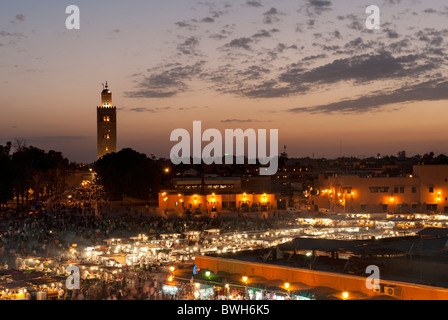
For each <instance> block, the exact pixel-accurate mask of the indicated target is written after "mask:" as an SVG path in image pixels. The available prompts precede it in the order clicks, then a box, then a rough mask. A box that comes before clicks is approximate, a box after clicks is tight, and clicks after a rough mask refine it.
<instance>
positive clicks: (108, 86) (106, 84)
mask: <svg viewBox="0 0 448 320" xmlns="http://www.w3.org/2000/svg"><path fill="white" fill-rule="evenodd" d="M107 88H109V86H108V85H107V81H106V89H107Z"/></svg>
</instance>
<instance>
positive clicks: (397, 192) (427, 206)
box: [310, 165, 448, 213]
mask: <svg viewBox="0 0 448 320" xmlns="http://www.w3.org/2000/svg"><path fill="white" fill-rule="evenodd" d="M319 186H320V188H319V191H318V192H317V194H315V195H311V197H310V204H311V207H312V209H313V210H314V211H318V210H319V209H329V210H331V211H335V212H347V213H350V212H367V213H375V212H387V213H419V212H420V213H421V212H429V213H439V212H448V165H417V166H414V168H413V174H412V175H407V176H399V177H388V176H371V175H366V176H359V175H333V176H329V177H324V176H320V177H319Z"/></svg>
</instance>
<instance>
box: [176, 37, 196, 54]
mask: <svg viewBox="0 0 448 320" xmlns="http://www.w3.org/2000/svg"><path fill="white" fill-rule="evenodd" d="M198 46H199V39H198V38H197V37H189V38H188V39H186V40H185V41H184V42H183V43H181V44H180V45H178V46H177V49H178V50H179V51H180V52H181V53H182V54H185V55H197V54H198V53H197V51H196V49H197V47H198Z"/></svg>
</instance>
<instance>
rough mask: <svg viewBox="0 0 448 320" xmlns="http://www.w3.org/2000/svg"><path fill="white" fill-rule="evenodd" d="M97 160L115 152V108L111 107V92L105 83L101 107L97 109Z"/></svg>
mask: <svg viewBox="0 0 448 320" xmlns="http://www.w3.org/2000/svg"><path fill="white" fill-rule="evenodd" d="M97 146H98V151H97V152H98V159H100V158H101V157H103V156H104V155H106V154H108V153H113V152H117V107H114V106H112V92H111V91H110V90H109V86H108V84H107V82H106V86H105V88H104V90H103V91H102V92H101V106H100V107H97Z"/></svg>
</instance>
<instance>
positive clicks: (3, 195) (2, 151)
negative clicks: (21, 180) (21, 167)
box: [0, 142, 13, 206]
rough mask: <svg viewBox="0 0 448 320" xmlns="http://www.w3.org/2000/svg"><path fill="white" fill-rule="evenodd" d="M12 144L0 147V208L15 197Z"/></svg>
mask: <svg viewBox="0 0 448 320" xmlns="http://www.w3.org/2000/svg"><path fill="white" fill-rule="evenodd" d="M10 153H11V142H8V143H6V145H5V146H0V206H2V205H5V204H7V203H8V200H11V199H12V197H13V184H12V179H13V176H12V167H11V155H10Z"/></svg>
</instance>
